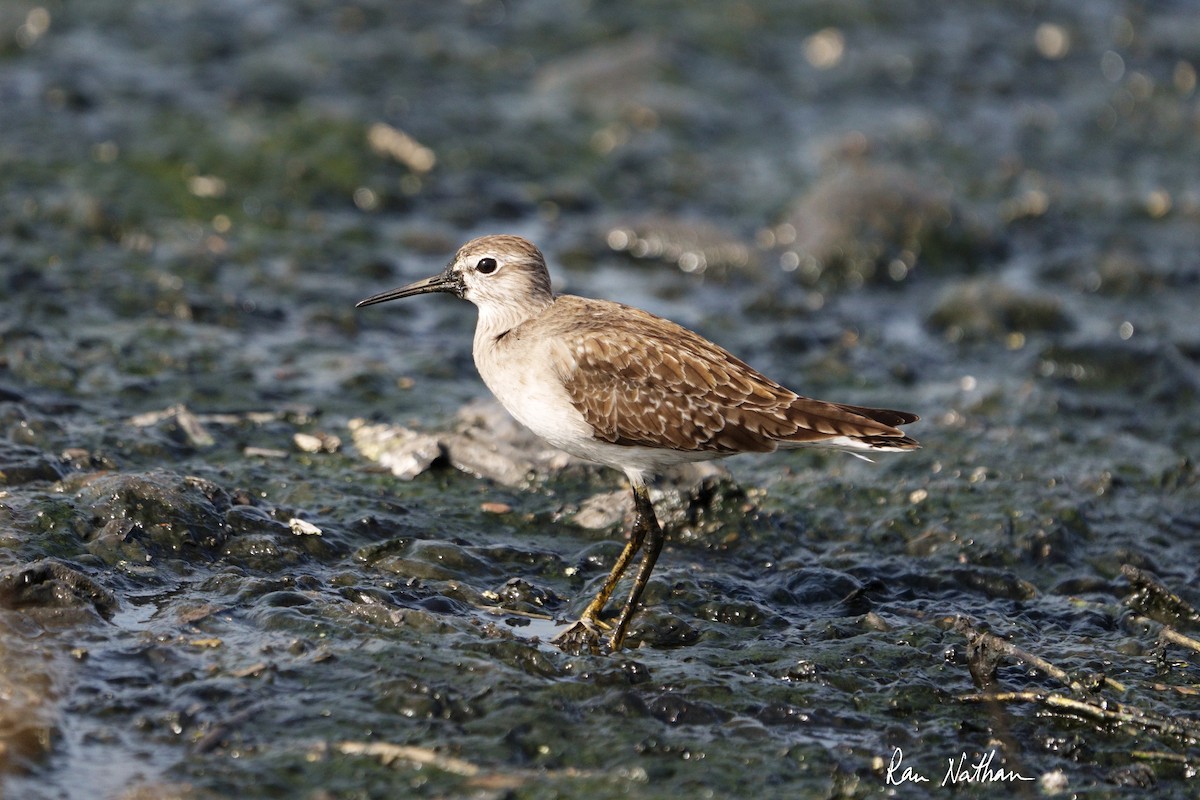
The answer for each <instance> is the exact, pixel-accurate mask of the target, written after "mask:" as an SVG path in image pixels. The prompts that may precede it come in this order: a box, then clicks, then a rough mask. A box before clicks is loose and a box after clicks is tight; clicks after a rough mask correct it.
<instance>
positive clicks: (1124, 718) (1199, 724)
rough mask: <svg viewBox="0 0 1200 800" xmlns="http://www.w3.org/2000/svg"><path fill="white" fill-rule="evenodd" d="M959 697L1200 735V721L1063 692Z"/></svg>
mask: <svg viewBox="0 0 1200 800" xmlns="http://www.w3.org/2000/svg"><path fill="white" fill-rule="evenodd" d="M959 699H960V700H962V701H963V702H967V703H1037V704H1038V705H1041V706H1043V707H1045V708H1050V709H1054V710H1058V711H1070V712H1074V713H1076V714H1079V715H1080V716H1083V717H1087V718H1089V719H1094V720H1097V721H1099V722H1105V723H1109V724H1114V725H1132V726H1135V727H1137V728H1139V729H1141V730H1152V731H1157V732H1159V733H1164V734H1169V735H1171V736H1178V737H1179V738H1181V739H1188V740H1196V739H1198V738H1200V721H1196V720H1189V719H1169V718H1167V717H1164V716H1162V715H1160V714H1152V713H1150V712H1147V711H1143V710H1141V709H1140V708H1135V707H1133V706H1125V705H1122V704H1120V703H1114V702H1106V703H1105V704H1104V705H1101V704H1100V703H1091V702H1087V701H1084V700H1076V699H1074V698H1071V697H1066V696H1064V695H1061V694H1046V693H1044V692H1029V691H1026V692H989V693H975V694H966V695H961V696H960V697H959Z"/></svg>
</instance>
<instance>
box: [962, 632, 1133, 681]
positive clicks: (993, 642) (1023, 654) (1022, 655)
mask: <svg viewBox="0 0 1200 800" xmlns="http://www.w3.org/2000/svg"><path fill="white" fill-rule="evenodd" d="M951 619H952V620H953V622H952V624H951V628H952V630H954V631H955V632H957V633H961V634H962V635H963V636H965V637H967V641H968V642H970V643H971V645H972V646H979V645H980V644H984V645H986V646H987V647H990V648H991V649H993V650H994V651H997V652H1000V653H1003V654H1004V655H1006V656H1009V657H1010V658H1015V659H1017V660H1018V661H1020V662H1022V663H1024V664H1028V665H1029V666H1031V667H1033V668H1035V669H1040V670H1041V671H1042V672H1044V673H1046V674H1047V675H1049V676H1050V677H1052V678H1054V679H1055V680H1057V681H1058V682H1059V683H1061V684H1063V685H1064V686H1066V687H1068V688H1069V689H1070V690H1071V691H1073V692H1075V693H1077V694H1081V695H1088V694H1092V693H1093V691H1094V689H1093V688H1092V687H1089V686H1087V685H1085V684H1083V683H1080V682H1079V681H1077V680H1076V679H1074V678H1072V677H1071V675H1070V674H1069V673H1067V671H1066V670H1064V669H1061V668H1059V667H1056V666H1054V665H1053V664H1051V663H1050V662H1049V661H1047V660H1046V659H1044V658H1042V657H1041V656H1037V655H1034V654H1033V653H1031V652H1029V651H1028V650H1025V649H1023V648H1020V647H1017V646H1016V645H1015V644H1013V643H1012V642H1009V641H1007V640H1005V639H1001V638H1000V637H999V636H997V635H996V634H994V633H989V632H988V631H985V630H981V629H980V628H979V627H978V626H976V625H975V623H974V622H972V621H971V620H970V619H968V618H966V617H961V616H960V617H953V618H951ZM1097 677H1098V678H1099V680H1100V682H1101V683H1103V684H1104V685H1105V686H1107V687H1108V688H1109V689H1112V690H1113V691H1115V692H1124V691H1125V688H1126V687H1125V684H1123V683H1121V682H1120V681H1117V680H1114V679H1113V678H1109V677H1108V676H1106V675H1100V676H1097Z"/></svg>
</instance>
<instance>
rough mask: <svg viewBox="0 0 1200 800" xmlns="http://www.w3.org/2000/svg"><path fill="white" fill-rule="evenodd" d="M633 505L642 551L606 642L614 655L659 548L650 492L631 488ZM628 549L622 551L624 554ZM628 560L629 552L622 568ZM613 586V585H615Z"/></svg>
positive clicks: (659, 536) (642, 487)
mask: <svg viewBox="0 0 1200 800" xmlns="http://www.w3.org/2000/svg"><path fill="white" fill-rule="evenodd" d="M633 502H634V509H635V516H634V523H633V528H634V534H633V535H635V536H637V537H638V543H639V544H642V540H643V539H644V540H645V549H644V551H643V553H642V563H641V564H639V565H638V571H637V575H636V576H634V579H633V589H631V590H630V592H629V599H628V600H626V601H625V607H624V608H622V609H621V616H620V617H618V618H617V624H616V626H615V627H614V628H613V632H612V635H611V636H610V637H609V640H608V647H609V649H610V650H612V651H614V652H615V651H617V650H620V649H621V644H622V643H623V642H624V641H625V632H626V631H627V630H629V621H630V620H631V619H633V615H634V613H635V612H636V611H637V604H638V601H639V600H641V599H642V592H643V591H645V589H646V584H647V583H648V582H649V580H650V573H651V572H652V571H653V570H654V562H655V561H657V560H658V554H659V553H660V552H661V551H662V546H663V530H662V527H661V526H660V525H659V524H658V518H657V517H655V516H654V506H652V505H651V504H650V491H649V490H648V489H647V488H646V487H645V485H642V484H635V485H634V487H633ZM638 531H640V533H638ZM632 541H633V537H632V536H631V537H630V542H632ZM628 549H629V548H626V550H627V551H628ZM621 555H622V556H624V555H625V553H624V552H622V553H621ZM632 557H633V552H629V558H626V559H624V561H625V564H624V565H622V569H623V568H624V566H627V565H628V562H629V559H630V558H632ZM610 579H611V576H610ZM606 585H607V584H606ZM613 585H614V586H615V585H616V584H615V582H614V584H613ZM589 608H590V606H589Z"/></svg>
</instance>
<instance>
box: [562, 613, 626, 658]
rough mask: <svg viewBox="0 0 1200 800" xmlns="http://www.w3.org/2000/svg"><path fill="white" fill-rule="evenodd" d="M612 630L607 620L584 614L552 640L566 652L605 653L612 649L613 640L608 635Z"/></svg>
mask: <svg viewBox="0 0 1200 800" xmlns="http://www.w3.org/2000/svg"><path fill="white" fill-rule="evenodd" d="M610 630H612V626H611V625H609V624H608V623H607V622H601V621H600V620H598V619H596V618H595V617H592V616H588V615H586V614H585V615H584V616H582V617H580V619H579V621H578V622H576V623H575V624H574V625H572V626H571V627H569V628H567V629H566V630H565V631H563V632H562V633H560V634H558V635H557V636H555V637H554V638H553V639H552V640H551V641H552V642H553V643H554V644H555V645H557V647H558V649H559V650H562V651H563V652H564V653H571V654H572V655H578V654H580V653H593V654H596V653H605V652H609V651H610V650H611V649H612V646H611V642H610V641H609V640H608V637H607V636H606V634H607V632H608V631H610Z"/></svg>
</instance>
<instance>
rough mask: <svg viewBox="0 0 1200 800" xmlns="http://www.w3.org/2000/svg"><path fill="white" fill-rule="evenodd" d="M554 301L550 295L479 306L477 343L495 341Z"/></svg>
mask: <svg viewBox="0 0 1200 800" xmlns="http://www.w3.org/2000/svg"><path fill="white" fill-rule="evenodd" d="M553 302H554V298H553V297H552V296H550V295H546V296H544V297H540V296H539V297H537V298H526V299H525V300H524V301H523V302H521V303H488V304H487V305H486V306H480V307H479V321H478V322H477V323H476V324H475V344H476V346H479V345H480V344H483V343H490V342H494V341H495V340H496V339H497V338H499V337H501V336H503V335H505V334H507V333H508V332H509V331H511V330H512V329H513V328H516V327H517V326H518V325H521V324H522V323H524V322H527V321H528V320H531V319H533V318H534V317H536V316H538V315H539V314H541V313H542V312H543V311H545V310H546V309H547V308H549V307H550V305H551V304H552V303H553Z"/></svg>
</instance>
